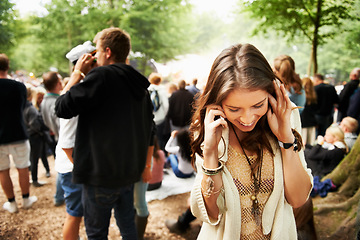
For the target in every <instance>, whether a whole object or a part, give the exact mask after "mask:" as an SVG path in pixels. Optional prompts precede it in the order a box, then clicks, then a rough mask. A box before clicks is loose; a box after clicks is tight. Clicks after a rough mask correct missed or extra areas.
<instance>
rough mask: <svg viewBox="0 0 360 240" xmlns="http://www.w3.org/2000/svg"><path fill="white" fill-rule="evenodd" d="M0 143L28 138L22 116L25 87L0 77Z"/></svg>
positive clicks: (24, 102)
mask: <svg viewBox="0 0 360 240" xmlns="http://www.w3.org/2000/svg"><path fill="white" fill-rule="evenodd" d="M0 102H1V116H0V144H9V143H13V142H19V141H25V140H27V139H29V137H28V135H27V132H26V126H25V123H24V118H23V111H24V108H25V104H26V87H25V85H24V84H23V83H21V82H17V81H15V80H12V79H4V78H3V79H0Z"/></svg>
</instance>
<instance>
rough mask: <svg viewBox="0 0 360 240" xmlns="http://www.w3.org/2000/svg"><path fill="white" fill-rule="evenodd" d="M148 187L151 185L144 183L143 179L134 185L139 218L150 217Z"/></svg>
mask: <svg viewBox="0 0 360 240" xmlns="http://www.w3.org/2000/svg"><path fill="white" fill-rule="evenodd" d="M148 185H149V184H148V183H145V182H143V181H142V179H140V181H138V182H136V183H135V185H134V206H135V209H136V214H137V215H138V216H139V217H147V216H149V210H148V207H147V202H146V195H145V194H146V190H147V187H148Z"/></svg>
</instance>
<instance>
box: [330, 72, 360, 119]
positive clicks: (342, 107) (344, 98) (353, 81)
mask: <svg viewBox="0 0 360 240" xmlns="http://www.w3.org/2000/svg"><path fill="white" fill-rule="evenodd" d="M349 78H350V82H348V83H347V84H345V86H344V88H343V90H341V92H340V95H339V107H338V110H339V112H338V117H337V120H336V121H337V122H341V120H342V119H343V118H344V117H346V116H347V110H348V108H349V102H350V97H351V95H353V93H354V92H355V90H356V89H357V87H358V86H359V82H360V80H359V78H360V68H354V69H353V70H352V71H351V73H350V76H349Z"/></svg>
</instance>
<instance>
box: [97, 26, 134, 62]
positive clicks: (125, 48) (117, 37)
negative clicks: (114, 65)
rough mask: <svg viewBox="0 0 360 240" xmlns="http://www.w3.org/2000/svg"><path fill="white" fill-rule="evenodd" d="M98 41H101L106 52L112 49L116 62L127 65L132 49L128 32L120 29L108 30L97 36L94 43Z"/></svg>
mask: <svg viewBox="0 0 360 240" xmlns="http://www.w3.org/2000/svg"><path fill="white" fill-rule="evenodd" d="M97 41H100V46H101V47H102V48H103V50H104V51H105V50H106V48H110V50H111V53H112V58H113V60H114V61H115V62H120V63H125V61H126V58H127V56H128V55H129V52H130V48H131V43H130V35H129V34H128V33H127V32H125V31H124V30H121V29H120V28H114V27H112V28H106V29H104V30H102V31H101V32H99V33H98V34H96V36H95V38H94V43H95V44H96V43H97Z"/></svg>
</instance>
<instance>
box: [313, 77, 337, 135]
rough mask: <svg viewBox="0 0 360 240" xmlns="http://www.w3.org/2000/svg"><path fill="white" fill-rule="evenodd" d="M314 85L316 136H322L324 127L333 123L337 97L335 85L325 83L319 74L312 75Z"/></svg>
mask: <svg viewBox="0 0 360 240" xmlns="http://www.w3.org/2000/svg"><path fill="white" fill-rule="evenodd" d="M314 85H315V92H316V96H317V102H318V108H317V109H318V110H317V112H316V114H315V117H316V121H317V123H318V128H317V136H319V135H321V136H324V135H325V131H326V129H327V128H328V127H329V126H330V125H331V124H332V123H333V120H334V118H333V115H334V107H335V106H336V105H337V104H338V103H339V97H338V95H337V93H336V90H335V87H334V86H333V85H331V84H327V83H325V81H324V76H323V75H321V74H315V75H314Z"/></svg>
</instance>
